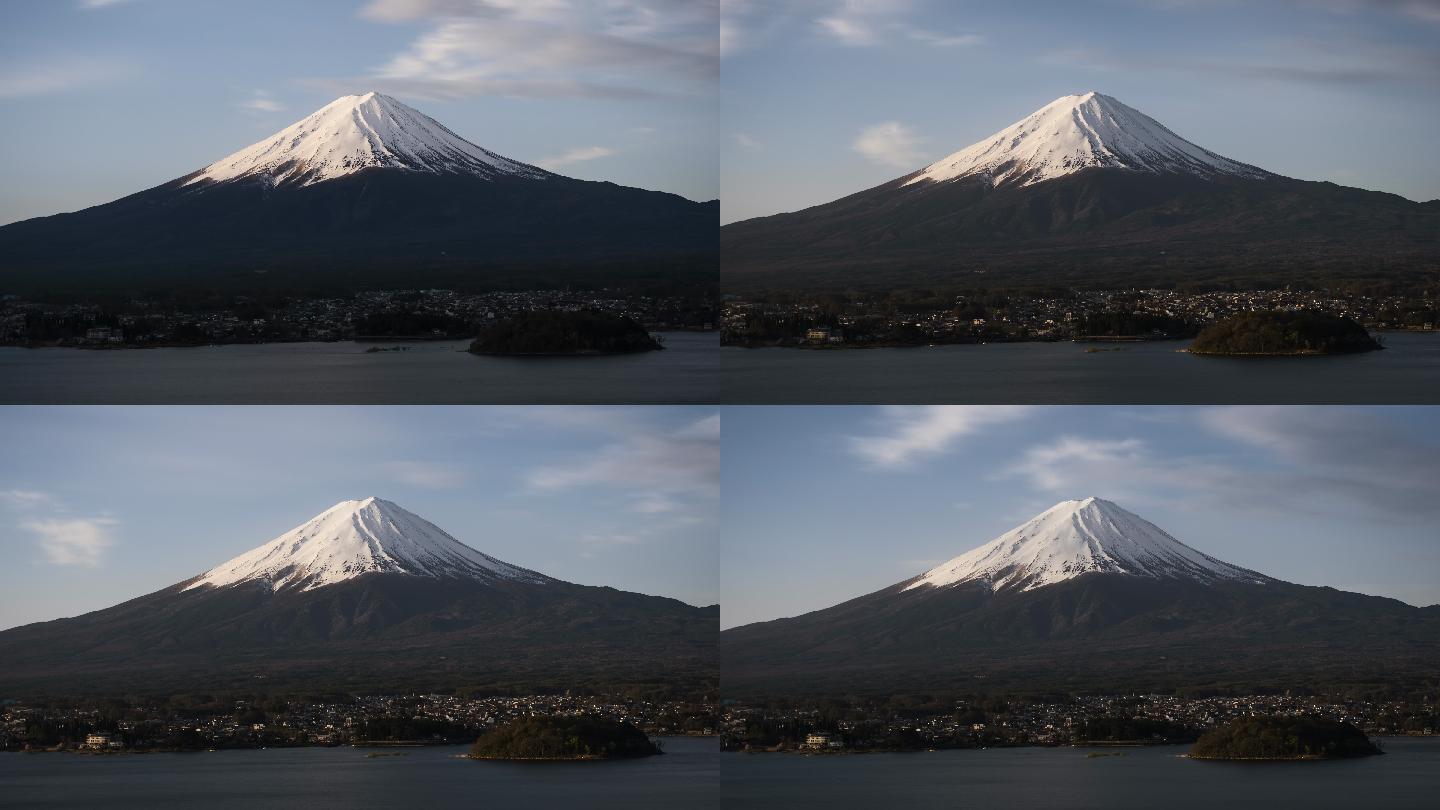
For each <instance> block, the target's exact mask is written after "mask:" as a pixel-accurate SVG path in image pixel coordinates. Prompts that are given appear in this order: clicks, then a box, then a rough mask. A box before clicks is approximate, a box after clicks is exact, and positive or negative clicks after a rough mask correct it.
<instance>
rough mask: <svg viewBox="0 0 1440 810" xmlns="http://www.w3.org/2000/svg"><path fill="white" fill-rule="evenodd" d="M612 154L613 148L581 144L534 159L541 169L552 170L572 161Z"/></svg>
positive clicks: (613, 152) (567, 164) (578, 161)
mask: <svg viewBox="0 0 1440 810" xmlns="http://www.w3.org/2000/svg"><path fill="white" fill-rule="evenodd" d="M613 154H615V150H614V149H610V148H607V147H604V146H581V147H578V148H576V149H571V150H569V151H566V152H565V153H563V154H559V155H555V156H553V157H547V158H541V159H540V160H537V161H535V165H537V166H539V167H540V168H542V169H550V170H552V171H553V170H555V169H558V168H560V167H561V166H569V165H570V164H572V163H582V162H584V161H587V160H595V159H596V158H603V157H609V156H610V155H613Z"/></svg>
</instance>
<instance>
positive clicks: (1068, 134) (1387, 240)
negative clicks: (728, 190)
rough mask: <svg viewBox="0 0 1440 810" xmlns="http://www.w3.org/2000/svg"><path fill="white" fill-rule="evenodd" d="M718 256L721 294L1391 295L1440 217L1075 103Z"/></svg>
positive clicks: (749, 235) (773, 227) (1436, 245)
mask: <svg viewBox="0 0 1440 810" xmlns="http://www.w3.org/2000/svg"><path fill="white" fill-rule="evenodd" d="M1217 114H1223V113H1218V112H1217ZM721 254H722V256H723V259H722V273H723V274H724V276H725V278H726V282H727V288H728V289H731V290H737V289H743V288H750V289H764V288H808V289H835V288H841V287H846V288H850V287H872V288H874V287H887V286H894V285H904V284H909V283H919V284H924V285H934V284H940V283H946V284H957V285H981V286H988V285H993V284H996V283H1019V284H1031V283H1065V284H1070V285H1075V286H1092V287H1094V286H1101V285H1110V284H1120V285H1123V286H1133V285H1144V284H1159V283H1165V282H1175V281H1178V280H1196V281H1204V280H1222V279H1223V280H1237V279H1241V280H1247V281H1250V282H1254V281H1257V280H1268V281H1270V282H1273V281H1276V280H1280V279H1284V280H1300V279H1305V278H1320V277H1325V278H1333V277H1335V276H1337V275H1348V276H1356V275H1366V276H1376V275H1384V276H1387V277H1389V278H1390V279H1392V280H1394V279H1395V277H1396V275H1395V274H1399V273H1409V272H1417V273H1418V272H1423V271H1424V270H1425V269H1427V268H1428V267H1433V266H1434V263H1435V262H1436V261H1440V200H1434V201H1431V202H1427V203H1417V202H1412V201H1410V200H1407V199H1405V198H1403V197H1399V196H1396V195H1393V194H1385V193H1380V192H1373V191H1364V190H1361V189H1355V188H1347V187H1343V186H1338V185H1335V184H1333V183H1323V182H1309V181H1304V180H1295V179H1291V178H1288V177H1283V176H1281V175H1279V174H1276V173H1273V172H1270V171H1266V170H1265V169H1262V168H1259V167H1256V166H1251V165H1249V164H1246V163H1243V162H1241V161H1239V160H1235V159H1232V158H1229V157H1224V156H1222V155H1219V154H1216V153H1215V152H1212V151H1210V150H1208V149H1205V148H1203V147H1201V146H1198V145H1196V144H1194V143H1192V142H1190V141H1188V140H1186V139H1185V138H1183V137H1181V136H1180V135H1178V134H1176V133H1175V132H1173V131H1171V130H1170V129H1168V128H1166V127H1165V126H1164V125H1163V124H1161V123H1160V122H1158V121H1156V120H1155V119H1153V118H1151V117H1149V116H1148V115H1145V114H1144V113H1142V112H1140V111H1139V110H1137V109H1135V108H1133V107H1130V106H1128V105H1126V104H1124V103H1122V102H1120V101H1119V100H1117V99H1115V98H1112V97H1110V96H1107V95H1104V94H1101V93H1097V92H1088V93H1083V94H1077V95H1069V96H1063V97H1061V98H1058V99H1056V100H1054V101H1052V102H1051V103H1049V104H1047V105H1045V106H1044V107H1042V108H1040V109H1039V110H1037V111H1035V112H1034V113H1032V114H1030V115H1028V116H1026V117H1025V118H1023V119H1021V120H1020V121H1018V122H1016V123H1014V124H1012V125H1010V126H1009V127H1006V128H1004V129H1002V130H1000V131H998V132H996V133H995V134H993V135H991V136H990V137H988V138H985V139H983V140H981V141H979V142H977V143H974V144H972V145H970V146H968V147H966V148H964V149H961V150H959V151H957V152H955V153H953V154H951V155H948V156H947V157H944V158H941V159H940V160H938V161H935V162H934V163H931V164H930V165H928V166H925V167H923V168H920V169H918V170H916V171H913V172H911V173H909V174H907V175H905V176H903V177H899V178H896V179H894V180H892V181H890V182H888V183H884V184H882V185H879V186H876V187H874V188H871V189H868V190H865V191H861V192H858V193H856V194H851V195H849V196H846V197H843V198H841V199H839V200H835V201H833V202H829V203H825V204H823V205H817V206H814V207H812V208H807V209H804V210H802V211H796V212H793V213H785V214H776V215H774V216H768V217H761V218H757V219H750V220H746V221H743V222H736V223H733V224H730V225H727V226H725V227H724V228H722V229H721Z"/></svg>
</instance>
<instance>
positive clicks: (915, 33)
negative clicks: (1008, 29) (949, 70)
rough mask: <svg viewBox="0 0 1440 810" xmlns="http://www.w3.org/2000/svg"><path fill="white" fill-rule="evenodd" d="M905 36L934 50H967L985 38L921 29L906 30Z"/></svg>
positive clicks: (976, 35)
mask: <svg viewBox="0 0 1440 810" xmlns="http://www.w3.org/2000/svg"><path fill="white" fill-rule="evenodd" d="M905 34H906V36H908V37H910V38H911V39H913V40H915V41H916V42H923V43H925V44H926V45H932V46H934V47H936V48H968V47H970V46H971V45H979V44H980V43H982V42H984V41H985V38H984V37H982V36H980V35H979V34H940V33H937V32H935V31H926V30H925V29H923V28H906V29H905Z"/></svg>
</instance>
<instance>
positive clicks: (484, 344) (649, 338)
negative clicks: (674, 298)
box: [470, 310, 665, 355]
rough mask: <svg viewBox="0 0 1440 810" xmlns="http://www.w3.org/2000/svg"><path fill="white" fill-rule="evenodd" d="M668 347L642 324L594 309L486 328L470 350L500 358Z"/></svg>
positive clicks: (543, 313) (525, 317)
mask: <svg viewBox="0 0 1440 810" xmlns="http://www.w3.org/2000/svg"><path fill="white" fill-rule="evenodd" d="M663 348H665V347H664V346H662V345H661V344H660V341H658V340H656V339H655V337H654V336H653V335H651V334H650V332H649V331H648V330H646V329H645V327H644V326H642V325H641V324H640V323H639V322H637V321H635V320H634V319H632V318H629V317H627V316H625V315H615V314H610V313H604V312H597V311H592V310H577V311H570V312H567V311H554V310H536V311H534V312H526V313H523V314H520V315H516V316H515V317H512V318H506V319H504V320H502V321H499V322H497V323H495V324H493V325H490V326H488V327H486V328H485V330H484V331H482V332H481V333H480V335H479V336H478V337H476V338H475V340H474V342H472V343H471V344H470V351H471V352H473V353H474V354H500V355H581V354H630V353H634V352H648V351H655V350H657V349H663Z"/></svg>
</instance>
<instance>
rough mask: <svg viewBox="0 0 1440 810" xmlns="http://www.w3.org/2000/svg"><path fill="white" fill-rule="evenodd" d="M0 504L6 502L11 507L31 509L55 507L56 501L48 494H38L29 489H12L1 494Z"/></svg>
mask: <svg viewBox="0 0 1440 810" xmlns="http://www.w3.org/2000/svg"><path fill="white" fill-rule="evenodd" d="M0 502H4V503H6V504H8V505H10V506H16V507H20V508H29V507H36V506H51V505H54V504H55V499H54V498H53V497H51V496H50V494H49V493H46V492H36V491H34V490H28V489H11V490H7V491H4V492H0Z"/></svg>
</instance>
